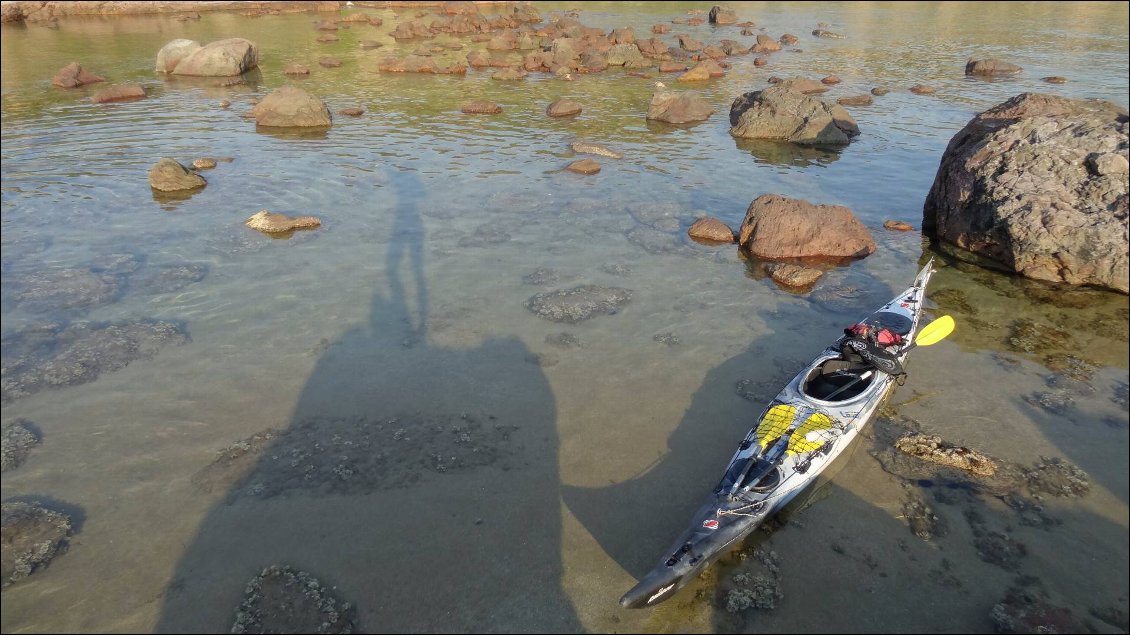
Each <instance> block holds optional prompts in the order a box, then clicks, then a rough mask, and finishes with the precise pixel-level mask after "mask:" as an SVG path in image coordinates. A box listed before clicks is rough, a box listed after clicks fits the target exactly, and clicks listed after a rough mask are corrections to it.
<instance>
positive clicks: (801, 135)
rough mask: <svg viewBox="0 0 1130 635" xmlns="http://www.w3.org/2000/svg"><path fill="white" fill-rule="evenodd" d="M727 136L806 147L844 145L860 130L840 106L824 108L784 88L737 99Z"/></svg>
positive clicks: (813, 100)
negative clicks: (774, 140)
mask: <svg viewBox="0 0 1130 635" xmlns="http://www.w3.org/2000/svg"><path fill="white" fill-rule="evenodd" d="M730 125H731V128H730V134H731V135H733V136H735V137H738V138H739V139H777V140H781V141H789V142H791V143H799V144H806V145H847V144H848V143H849V142H850V141H851V138H852V137H854V136H856V135H858V134H859V127H858V126H856V124H855V120H854V119H852V117H851V115H850V114H848V111H846V110H844V108H843V106H840V105H839V104H827V103H824V102H823V101H820V100H819V99H816V98H815V97H809V96H807V95H804V94H802V93H798V92H796V91H794V90H791V89H789V88H788V87H785V86H772V87H770V88H766V89H765V90H758V91H753V92H750V93H746V94H744V95H741V96H739V97H738V98H737V99H735V100H734V103H733V104H732V105H731V106H730Z"/></svg>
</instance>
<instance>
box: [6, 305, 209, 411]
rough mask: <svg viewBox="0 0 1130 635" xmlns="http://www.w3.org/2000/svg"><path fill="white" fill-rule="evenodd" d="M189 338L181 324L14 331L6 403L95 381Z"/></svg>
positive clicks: (52, 326) (117, 324)
mask: <svg viewBox="0 0 1130 635" xmlns="http://www.w3.org/2000/svg"><path fill="white" fill-rule="evenodd" d="M187 339H188V336H187V334H186V333H185V331H184V329H183V327H181V326H179V325H177V324H173V323H171V322H159V321H142V320H134V321H124V322H115V323H111V324H92V323H88V322H81V323H76V324H72V325H70V326H65V327H64V326H61V325H59V324H53V323H48V324H42V325H39V326H32V327H29V328H26V329H23V330H20V331H16V332H12V333H9V334H6V335H4V337H3V340H2V341H3V353H2V356H0V360H2V361H0V376H2V377H3V382H2V384H0V399H2V401H3V402H4V403H8V402H10V401H13V400H16V399H19V398H20V397H25V396H27V395H31V394H33V393H36V392H39V391H40V390H43V389H47V388H60V387H64V386H73V385H77V384H84V383H87V382H90V381H94V380H95V379H97V378H98V376H99V375H100V374H101V373H104V372H113V371H116V370H120V369H122V368H125V367H126V366H127V365H129V364H130V363H131V362H133V361H135V360H138V359H148V358H151V357H153V356H154V355H156V354H157V352H158V351H159V350H160V349H161V347H163V346H166V345H170V344H183V343H184V342H185V341H187Z"/></svg>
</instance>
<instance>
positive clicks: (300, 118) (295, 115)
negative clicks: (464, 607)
mask: <svg viewBox="0 0 1130 635" xmlns="http://www.w3.org/2000/svg"><path fill="white" fill-rule="evenodd" d="M251 116H252V117H254V118H255V124H256V125H259V126H264V127H268V128H326V127H329V126H332V125H333V116H332V115H330V109H329V108H327V107H326V104H325V103H323V102H322V100H321V99H318V98H317V97H315V96H314V95H312V94H310V93H308V92H306V91H304V90H302V89H301V88H296V87H294V86H283V87H281V88H277V89H275V90H274V91H272V92H271V94H269V95H267V96H266V97H264V98H263V101H261V102H259V103H258V104H255V106H254V107H253V108H252V109H251Z"/></svg>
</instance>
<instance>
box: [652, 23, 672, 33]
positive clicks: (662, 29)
mask: <svg viewBox="0 0 1130 635" xmlns="http://www.w3.org/2000/svg"><path fill="white" fill-rule="evenodd" d="M651 32H652V33H655V34H657V35H662V34H664V33H670V32H671V27H669V26H667V25H666V24H653V25H651Z"/></svg>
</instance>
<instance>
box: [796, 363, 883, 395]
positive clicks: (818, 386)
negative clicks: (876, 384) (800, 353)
mask: <svg viewBox="0 0 1130 635" xmlns="http://www.w3.org/2000/svg"><path fill="white" fill-rule="evenodd" d="M869 369H870V366H869V365H867V364H860V363H858V362H851V361H848V360H846V359H830V360H828V361H826V362H824V363H823V364H821V365H820V366H818V367H816V368H814V369H813V370H812V372H811V373H809V376H808V377H807V378H806V379H805V382H804V392H805V393H806V394H807V395H808V396H810V397H812V398H814V399H820V400H826V399H827V398H828V397H829V396H831V395H833V394H834V393H835V392H836V391H837V390H840V389H841V388H844V386H848V385H849V384H852V382H854V385H851V387H850V388H847V389H846V390H843V391H842V392H840V393H839V394H836V396H835V400H836V401H847V400H848V399H851V398H852V397H855V396H857V395H859V394H860V393H862V392H863V391H864V390H866V389H867V387H868V386H869V385H871V377H868V378H867V379H862V380H860V379H859V378H860V377H861V376H863V374H864V373H866V372H867V371H868V370H869ZM872 377H873V375H872Z"/></svg>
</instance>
